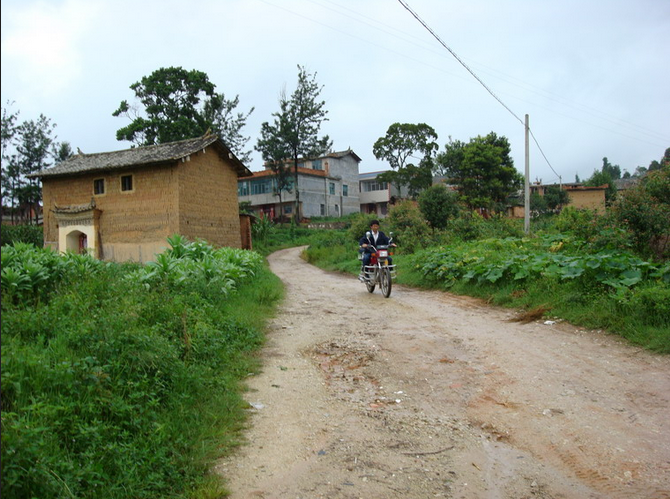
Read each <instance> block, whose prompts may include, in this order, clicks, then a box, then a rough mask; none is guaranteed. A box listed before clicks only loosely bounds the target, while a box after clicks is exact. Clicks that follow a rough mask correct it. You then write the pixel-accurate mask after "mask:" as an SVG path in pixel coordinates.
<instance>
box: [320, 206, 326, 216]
mask: <svg viewBox="0 0 670 499" xmlns="http://www.w3.org/2000/svg"><path fill="white" fill-rule="evenodd" d="M321 216H322V217H325V216H326V205H325V204H322V205H321Z"/></svg>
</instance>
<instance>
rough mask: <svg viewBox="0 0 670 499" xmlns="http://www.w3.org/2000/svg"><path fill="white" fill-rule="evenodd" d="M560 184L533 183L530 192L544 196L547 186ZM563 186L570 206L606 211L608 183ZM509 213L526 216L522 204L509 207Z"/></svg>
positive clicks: (513, 215) (519, 216)
mask: <svg viewBox="0 0 670 499" xmlns="http://www.w3.org/2000/svg"><path fill="white" fill-rule="evenodd" d="M558 185H559V184H531V185H530V186H529V187H530V194H531V195H532V194H533V193H537V194H539V195H540V196H544V194H545V192H546V191H547V188H549V187H558ZM560 186H561V188H562V189H563V190H565V191H567V193H568V198H569V199H570V202H569V203H568V206H571V207H573V208H577V209H589V210H596V211H601V212H604V211H605V190H606V189H607V185H600V186H597V187H590V186H585V185H584V184H581V183H568V184H560ZM508 215H509V216H511V217H517V218H522V217H523V216H524V208H523V205H521V206H510V207H509V208H508Z"/></svg>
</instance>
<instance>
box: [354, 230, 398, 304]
mask: <svg viewBox="0 0 670 499" xmlns="http://www.w3.org/2000/svg"><path fill="white" fill-rule="evenodd" d="M370 236H371V234H370V232H366V233H365V237H367V239H368V245H369V246H368V248H367V249H368V251H370V252H371V256H370V264H369V265H365V266H364V267H363V272H362V274H361V276H360V277H359V279H360V280H361V282H364V283H365V286H366V287H367V288H368V292H370V293H372V292H373V291H374V290H375V287H377V285H379V289H380V290H381V292H382V295H384V298H388V297H389V296H391V288H392V287H393V279H395V278H396V268H395V267H396V266H395V265H389V260H388V259H389V256H390V255H392V254H393V253H392V252H391V249H390V248H392V247H393V246H392V244H391V243H392V242H393V232H390V233H389V244H388V245H378V246H374V245H373V244H372V242H371V240H370ZM358 258H359V260H363V252H361V253H359V256H358Z"/></svg>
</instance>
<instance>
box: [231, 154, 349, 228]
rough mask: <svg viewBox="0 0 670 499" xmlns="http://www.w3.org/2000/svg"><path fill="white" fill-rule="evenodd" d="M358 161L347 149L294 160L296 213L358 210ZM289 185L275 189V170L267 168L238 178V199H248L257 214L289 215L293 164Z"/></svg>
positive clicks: (335, 214) (335, 213)
mask: <svg viewBox="0 0 670 499" xmlns="http://www.w3.org/2000/svg"><path fill="white" fill-rule="evenodd" d="M360 161H361V158H359V157H358V156H357V155H356V153H354V152H353V151H352V150H351V149H348V150H346V151H341V152H332V153H328V154H326V155H324V156H320V157H318V158H311V159H306V158H303V159H301V160H300V162H299V163H298V185H297V188H298V189H299V191H300V196H299V197H300V213H301V215H302V216H303V217H306V218H310V217H341V216H345V215H349V214H351V213H356V212H358V211H359V191H358V165H359V163H360ZM287 168H289V169H290V184H291V185H290V188H289V190H283V191H282V192H281V201H280V196H279V193H278V192H277V179H276V174H275V173H274V172H273V171H272V170H271V169H270V168H269V167H266V169H265V170H263V171H260V172H254V173H253V175H252V176H251V177H245V178H240V179H239V182H238V183H237V186H238V189H237V194H238V200H239V202H240V203H249V204H250V207H251V209H252V210H253V211H254V213H256V214H257V215H262V216H268V217H270V218H271V219H278V218H280V217H284V218H291V217H292V216H293V214H294V207H295V200H296V185H294V171H293V166H292V165H290V164H289V163H287Z"/></svg>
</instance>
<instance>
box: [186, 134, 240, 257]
mask: <svg viewBox="0 0 670 499" xmlns="http://www.w3.org/2000/svg"><path fill="white" fill-rule="evenodd" d="M178 172H179V233H180V234H182V235H184V236H186V237H188V238H189V239H195V238H196V237H199V238H202V239H206V240H207V241H208V242H209V243H211V244H213V245H215V246H230V247H233V248H241V247H242V241H241V236H240V218H239V205H238V199H237V173H236V172H235V170H234V169H233V168H232V166H229V165H228V164H227V163H224V162H223V160H222V159H221V158H220V156H219V155H218V153H217V152H216V150H214V148H211V147H210V148H207V150H206V151H205V152H204V153H203V152H202V151H201V152H198V153H197V154H192V155H191V159H190V161H186V162H185V163H181V164H180V166H179V170H178Z"/></svg>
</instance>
